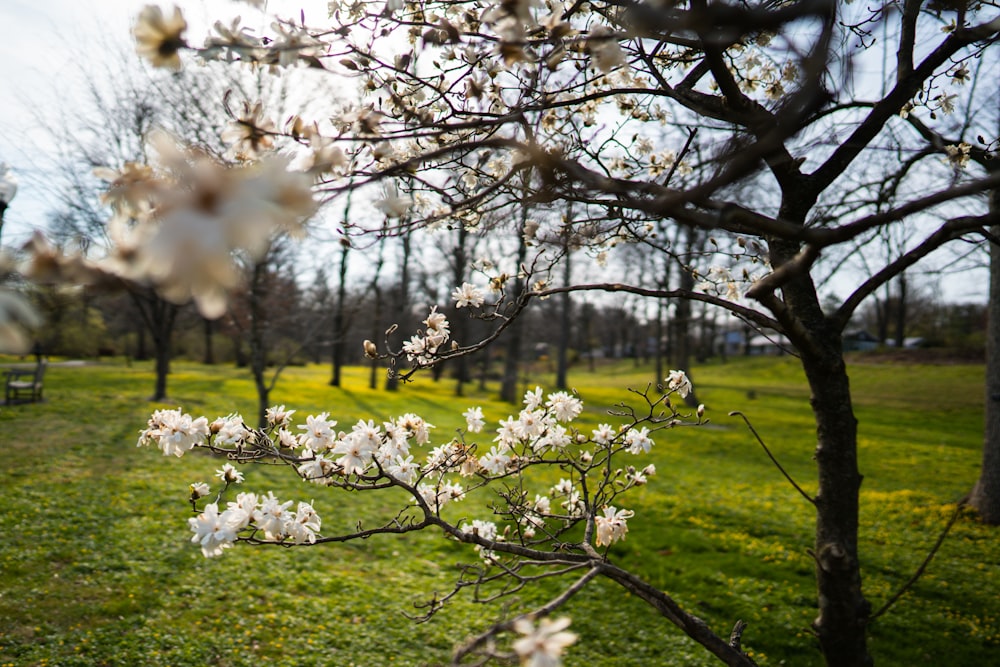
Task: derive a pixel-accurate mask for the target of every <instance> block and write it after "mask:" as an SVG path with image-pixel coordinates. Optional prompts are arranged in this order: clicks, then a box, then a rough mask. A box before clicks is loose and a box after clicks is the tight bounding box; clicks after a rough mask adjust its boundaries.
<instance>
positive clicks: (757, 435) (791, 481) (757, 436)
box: [729, 410, 816, 505]
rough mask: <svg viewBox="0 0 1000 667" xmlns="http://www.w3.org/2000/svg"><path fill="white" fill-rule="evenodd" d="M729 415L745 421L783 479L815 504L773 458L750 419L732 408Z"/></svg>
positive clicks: (813, 499) (814, 500)
mask: <svg viewBox="0 0 1000 667" xmlns="http://www.w3.org/2000/svg"><path fill="white" fill-rule="evenodd" d="M729 416H730V417H740V418H741V419H743V423H745V424H746V425H747V428H748V429H750V432H751V433H753V437H755V438H757V442H759V443H760V446H761V447H763V448H764V453H765V454H767V457H768V458H769V459H771V463H773V464H774V465H775V467H777V468H778V470H780V471H781V474H782V475H784V476H785V479H787V480H788V483H789V484H791V485H792V486H794V487H795V490H796V491H798V492H799V493H800V494H802V497H803V498H805V499H806V500H808V501H809V502H810V503H812V504H813V505H815V504H816V499H815V498H813V497H812V496H810V495H809V494H808V493H806V492H805V491H804V490H803V489H802V487H801V486H799V485H798V484H797V483H796V482H795V480H794V479H792V476H791V475H789V474H788V471H787V470H785V469H784V468H783V467H781V464H780V463H778V459H776V458H774V454H772V453H771V450H770V449H768V448H767V445H765V444H764V441H763V440H762V439H761V437H760V435H759V434H758V433H757V430H756V429H755V428H754V427H753V424H751V423H750V420H749V419H747V416H746V415H745V414H743V413H742V412H740V411H738V410H734V411H732V412H730V413H729Z"/></svg>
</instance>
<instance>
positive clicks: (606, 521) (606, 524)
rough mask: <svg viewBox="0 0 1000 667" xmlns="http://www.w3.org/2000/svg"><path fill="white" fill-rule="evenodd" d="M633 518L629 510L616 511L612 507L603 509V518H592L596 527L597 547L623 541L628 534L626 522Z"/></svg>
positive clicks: (632, 513) (633, 513)
mask: <svg viewBox="0 0 1000 667" xmlns="http://www.w3.org/2000/svg"><path fill="white" fill-rule="evenodd" d="M633 516H635V512H632V511H631V510H616V509H615V507H614V505H611V506H610V507H605V508H604V516H600V515H598V516H596V517H594V523H595V524H596V526H597V546H603V545H610V544H612V543H614V542H617V541H618V540H624V539H625V534H626V533H627V532H628V524H627V520H628V519H631V518H632V517H633Z"/></svg>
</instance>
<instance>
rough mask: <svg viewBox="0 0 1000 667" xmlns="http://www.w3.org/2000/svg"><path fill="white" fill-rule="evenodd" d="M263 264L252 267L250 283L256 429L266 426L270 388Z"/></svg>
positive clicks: (251, 350)
mask: <svg viewBox="0 0 1000 667" xmlns="http://www.w3.org/2000/svg"><path fill="white" fill-rule="evenodd" d="M266 266H267V265H266V264H265V263H264V262H258V263H256V264H254V267H253V277H252V278H251V281H250V372H251V374H253V383H254V387H255V388H256V389H257V427H258V428H261V429H263V428H264V427H265V426H267V416H266V413H267V408H268V407H269V405H268V401H269V400H270V393H271V388H270V387H269V386H268V384H267V379H266V378H265V373H267V340H266V338H267V333H266V331H265V329H266V327H267V315H266V313H264V305H263V304H264V297H265V290H266V289H267V288H266V285H265V284H264V280H265V269H266Z"/></svg>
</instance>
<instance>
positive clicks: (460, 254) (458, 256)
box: [452, 224, 470, 396]
mask: <svg viewBox="0 0 1000 667" xmlns="http://www.w3.org/2000/svg"><path fill="white" fill-rule="evenodd" d="M468 236H469V232H468V230H467V229H466V228H465V225H462V224H460V225H459V226H458V242H457V243H456V244H455V251H454V264H453V267H452V269H453V271H452V275H453V277H454V282H455V287H460V286H461V285H462V283H463V282H465V268H466V264H468V261H469V259H468V255H467V253H466V251H465V244H466V243H467V239H468ZM452 330H453V332H454V334H453V336H452V338H453V339H455V340H456V341H458V342H459V344H462V345H464V344H466V343H467V342H468V341H466V340H465V338H466V335H467V334H468V331H469V317H468V315H466V314H465V313H461V314H458V313H456V315H455V317H454V318H453V321H452ZM469 379H470V378H469V359H468V357H467V356H466V355H464V354H463V355H461V356H460V357H458V358H457V359H455V395H456V396H462V395H463V394H464V393H465V390H464V387H465V383H466V382H468V381H469Z"/></svg>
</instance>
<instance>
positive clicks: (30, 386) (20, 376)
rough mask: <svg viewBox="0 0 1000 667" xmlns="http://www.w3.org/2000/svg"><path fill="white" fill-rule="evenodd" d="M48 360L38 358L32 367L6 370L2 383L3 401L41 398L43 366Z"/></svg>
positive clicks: (13, 401)
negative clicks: (4, 380)
mask: <svg viewBox="0 0 1000 667" xmlns="http://www.w3.org/2000/svg"><path fill="white" fill-rule="evenodd" d="M48 365H49V362H48V361H47V360H45V359H40V360H39V361H38V365H36V366H35V367H34V368H33V369H30V368H29V369H13V370H9V371H7V381H6V382H5V383H4V387H5V388H4V402H5V403H6V404H7V405H11V404H13V403H18V402H30V403H34V402H35V401H40V400H42V380H43V379H44V377H45V368H46V367H47V366H48Z"/></svg>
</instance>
